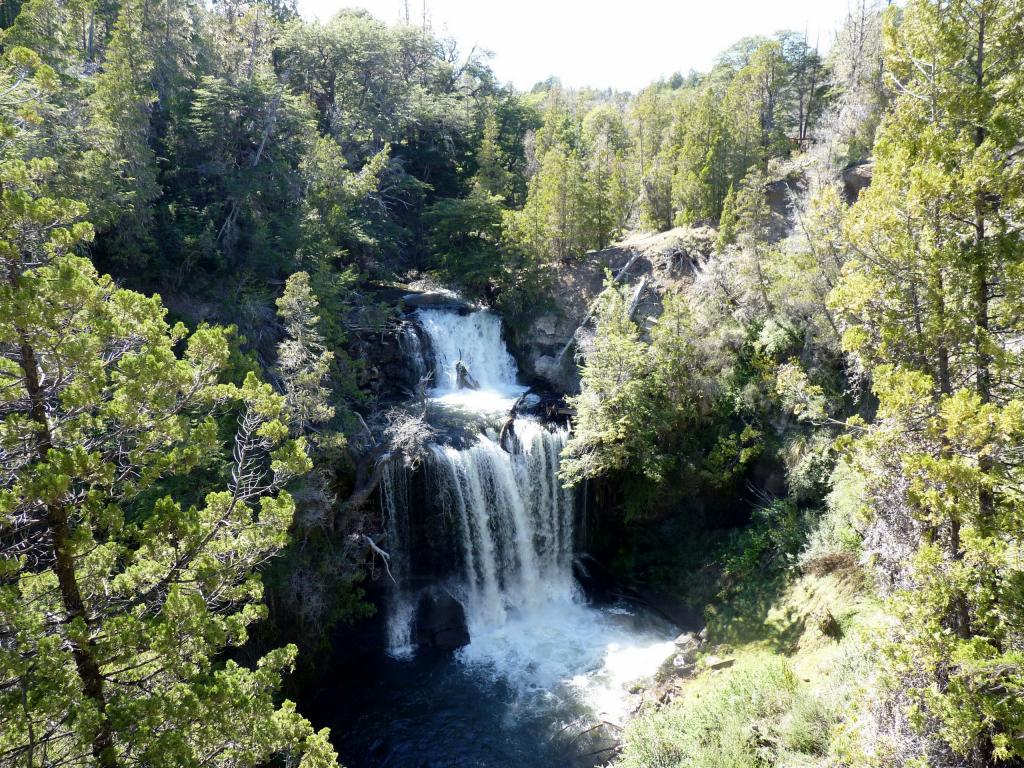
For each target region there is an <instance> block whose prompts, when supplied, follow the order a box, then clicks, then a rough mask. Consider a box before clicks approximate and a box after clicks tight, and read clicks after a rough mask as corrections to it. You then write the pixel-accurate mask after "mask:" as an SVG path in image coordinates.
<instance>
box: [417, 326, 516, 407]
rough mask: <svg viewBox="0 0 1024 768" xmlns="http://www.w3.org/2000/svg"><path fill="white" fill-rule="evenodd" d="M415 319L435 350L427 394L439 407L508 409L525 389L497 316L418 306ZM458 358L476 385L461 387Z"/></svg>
mask: <svg viewBox="0 0 1024 768" xmlns="http://www.w3.org/2000/svg"><path fill="white" fill-rule="evenodd" d="M416 320H417V321H418V322H419V324H420V327H421V328H423V330H424V332H425V333H426V334H427V337H428V338H429V339H430V346H431V349H432V351H433V354H434V371H433V379H434V389H433V392H432V395H433V397H434V399H435V400H437V401H438V402H440V403H441V404H443V405H448V406H454V407H459V408H463V409H466V410H470V411H476V412H494V411H499V410H508V408H509V407H511V402H510V400H514V399H515V398H517V397H518V396H519V395H520V394H522V393H523V392H524V391H525V390H526V387H523V386H521V385H520V384H519V383H518V382H517V377H518V371H517V369H516V361H515V360H514V359H512V355H510V354H509V352H508V349H507V348H506V346H505V342H504V341H503V340H502V338H501V318H500V317H498V316H497V315H496V314H494V313H493V312H488V311H487V310H481V311H478V312H470V313H467V314H459V313H458V312H455V311H452V310H445V309H420V310H418V311H417V312H416ZM460 361H461V362H462V364H463V365H464V366H465V369H466V370H467V371H468V372H469V375H470V376H471V377H472V379H473V381H474V382H475V383H476V385H478V386H477V388H476V389H471V388H460V387H459V386H458V373H457V372H456V363H458V362H460Z"/></svg>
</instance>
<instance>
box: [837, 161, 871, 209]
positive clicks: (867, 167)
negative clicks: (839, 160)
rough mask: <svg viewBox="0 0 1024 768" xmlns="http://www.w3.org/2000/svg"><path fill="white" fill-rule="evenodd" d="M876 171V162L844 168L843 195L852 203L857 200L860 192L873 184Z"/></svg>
mask: <svg viewBox="0 0 1024 768" xmlns="http://www.w3.org/2000/svg"><path fill="white" fill-rule="evenodd" d="M874 171H875V164H874V162H871V161H869V162H866V163H858V164H857V165H851V166H849V167H847V168H844V169H843V195H844V196H845V197H846V201H847V202H848V203H850V204H851V205H852V204H853V203H855V202H857V198H858V197H860V193H861V192H863V191H864V190H865V189H867V188H868V187H869V186H870V185H871V177H872V175H873V174H874Z"/></svg>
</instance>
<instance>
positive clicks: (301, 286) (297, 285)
mask: <svg viewBox="0 0 1024 768" xmlns="http://www.w3.org/2000/svg"><path fill="white" fill-rule="evenodd" d="M318 304H319V302H318V301H317V298H316V295H315V294H314V293H313V289H312V286H311V285H310V281H309V275H308V274H307V273H305V272H296V273H295V274H293V275H292V276H291V277H289V278H288V282H286V283H285V286H284V294H283V295H282V296H281V298H279V299H278V300H277V314H278V316H279V317H280V318H281V322H282V323H283V325H284V334H285V338H284V340H283V341H282V342H281V343H280V344H278V346H277V366H278V370H279V371H280V373H281V379H282V381H283V382H284V391H285V401H286V402H287V403H288V409H289V412H290V417H291V422H292V424H293V425H294V426H295V429H296V430H297V432H298V434H300V435H301V434H305V433H306V431H307V429H308V428H309V427H311V426H315V425H318V424H323V423H324V422H327V421H330V419H331V418H333V416H334V408H333V407H332V406H331V405H330V399H329V398H330V389H328V387H327V386H326V384H327V382H328V379H329V377H330V372H331V365H332V363H333V362H334V353H333V352H331V351H330V350H328V349H326V348H325V347H324V341H323V336H322V335H321V334H320V331H319V330H318V329H317V326H318V325H319V323H320V317H319V316H318V314H317V306H318Z"/></svg>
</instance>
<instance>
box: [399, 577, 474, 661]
mask: <svg viewBox="0 0 1024 768" xmlns="http://www.w3.org/2000/svg"><path fill="white" fill-rule="evenodd" d="M413 640H414V641H415V642H416V644H417V645H426V646H430V647H432V648H436V649H437V650H439V651H454V650H456V649H457V648H461V647H462V646H464V645H469V629H468V627H467V626H466V611H465V609H464V608H463V607H462V603H460V602H459V601H458V600H456V599H455V598H454V597H453V596H452V595H451V593H450V592H448V591H447V590H430V591H428V592H424V593H423V594H422V595H421V596H420V601H419V605H417V606H416V623H415V625H414V631H413Z"/></svg>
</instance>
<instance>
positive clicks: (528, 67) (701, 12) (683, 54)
mask: <svg viewBox="0 0 1024 768" xmlns="http://www.w3.org/2000/svg"><path fill="white" fill-rule="evenodd" d="M298 2H299V11H300V13H301V14H302V15H303V16H305V17H307V18H312V17H316V18H320V19H328V18H330V17H331V16H332V15H334V14H335V13H336V12H337V11H339V10H340V9H342V8H346V7H353V6H356V7H361V8H366V9H367V10H369V11H370V12H371V13H373V15H374V16H376V17H377V18H379V19H381V20H382V21H387V22H394V21H397V20H398V19H399V18H400V17H401V16H402V15H404V10H403V9H404V7H405V0H298ZM423 3H424V0H408V4H409V8H410V15H411V16H412V17H413V20H414V21H415V22H416V23H419V22H420V20H421V18H422V15H423ZM848 7H849V0H589V1H588V0H426V8H427V17H428V19H429V22H430V24H431V26H432V28H433V29H434V31H435V32H439V33H444V34H447V35H450V36H451V37H454V38H455V39H456V40H457V41H459V44H460V47H461V48H462V49H463V51H464V52H468V51H469V50H470V49H471V48H472V47H473V46H474V45H475V46H477V47H478V48H480V49H483V50H487V51H491V52H492V53H493V54H494V58H493V59H492V60H491V66H492V68H493V69H494V72H495V73H496V75H497V76H498V78H499V80H501V81H502V82H511V83H512V84H514V85H515V86H516V87H518V88H520V89H524V90H525V89H528V88H530V87H531V86H533V85H534V84H535V83H537V82H539V81H541V80H544V79H546V78H548V77H549V76H551V75H554V76H557V77H558V78H559V79H560V80H561V81H562V83H563V84H564V85H566V86H570V87H580V86H588V85H589V86H594V87H598V88H606V87H612V88H615V89H617V90H624V91H637V90H639V89H640V88H642V87H644V86H645V85H647V84H648V83H650V82H651V81H653V80H657V79H658V78H660V77H663V76H664V77H667V76H669V75H671V74H672V73H673V72H676V71H679V72H682V73H684V74H685V73H686V72H688V71H689V70H690V69H695V70H697V71H706V70H707V69H708V68H709V67H710V66H711V64H712V62H713V61H714V58H715V56H716V54H718V53H719V52H720V51H722V50H724V49H725V48H728V47H729V46H730V45H731V44H732V43H734V42H736V41H737V40H739V39H740V38H742V37H746V36H748V35H758V34H771V33H773V32H776V31H778V30H781V29H794V30H798V31H801V32H803V31H806V33H807V36H808V41H809V42H810V43H811V44H812V45H813V44H814V43H815V41H817V42H818V43H819V47H820V49H821V50H822V52H824V51H825V50H827V49H828V47H829V45H830V43H831V41H832V39H833V37H834V35H835V31H836V29H837V28H838V27H839V25H840V24H841V22H842V20H843V19H844V18H845V17H846V13H847V9H848Z"/></svg>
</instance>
